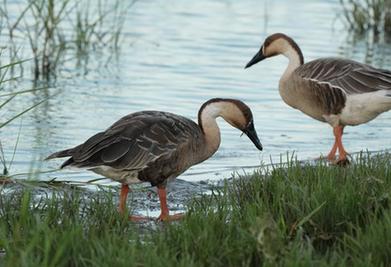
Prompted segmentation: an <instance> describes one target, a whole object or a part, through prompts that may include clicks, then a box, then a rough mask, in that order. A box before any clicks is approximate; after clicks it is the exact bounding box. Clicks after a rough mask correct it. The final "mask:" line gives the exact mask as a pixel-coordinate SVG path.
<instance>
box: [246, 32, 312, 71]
mask: <svg viewBox="0 0 391 267" xmlns="http://www.w3.org/2000/svg"><path fill="white" fill-rule="evenodd" d="M281 54H282V55H285V56H286V57H288V58H289V59H290V60H296V61H298V63H299V64H300V65H302V64H303V63H304V58H303V54H302V52H301V50H300V48H299V46H298V45H297V43H296V42H295V41H294V40H293V39H292V38H290V37H289V36H287V35H285V34H283V33H275V34H272V35H270V36H268V37H267V38H266V39H265V41H264V42H263V44H262V46H261V48H260V49H259V51H258V52H257V53H256V54H255V56H254V57H253V58H252V59H251V60H250V61H249V62H248V63H247V65H246V67H245V69H247V68H249V67H251V66H252V65H254V64H256V63H258V62H260V61H262V60H264V59H265V58H269V57H274V56H277V55H281Z"/></svg>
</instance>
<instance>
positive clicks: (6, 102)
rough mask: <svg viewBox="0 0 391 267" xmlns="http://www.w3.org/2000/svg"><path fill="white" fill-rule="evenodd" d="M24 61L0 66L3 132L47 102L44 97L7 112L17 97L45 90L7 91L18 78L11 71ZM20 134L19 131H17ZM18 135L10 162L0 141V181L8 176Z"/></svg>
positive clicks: (0, 107)
mask: <svg viewBox="0 0 391 267" xmlns="http://www.w3.org/2000/svg"><path fill="white" fill-rule="evenodd" d="M25 62H26V61H15V62H12V63H9V64H5V65H3V66H0V111H1V112H2V118H1V119H0V130H3V128H4V127H6V126H7V125H8V124H10V123H11V122H13V121H15V120H16V119H18V118H19V117H21V116H22V115H24V114H25V113H27V112H29V111H30V110H32V109H34V108H36V107H37V106H39V105H41V104H42V103H43V102H45V101H47V99H48V98H47V97H44V98H43V99H42V100H40V101H38V102H36V103H33V104H31V105H30V106H28V107H25V108H22V109H21V110H18V111H16V112H9V111H8V110H9V109H8V107H11V106H12V105H14V103H15V102H16V101H17V98H18V97H23V95H26V94H31V93H35V92H37V91H41V90H46V89H47V88H46V87H42V88H32V89H27V90H16V91H15V90H7V88H8V89H9V88H12V86H11V85H10V83H11V82H13V81H15V80H17V79H18V77H15V76H14V75H13V73H12V71H11V70H12V69H13V68H14V67H15V66H18V65H22V64H23V63H25ZM19 133H20V130H19ZM19 133H18V136H17V141H16V143H15V145H14V149H13V150H14V152H13V155H12V158H11V159H10V160H7V159H6V157H5V154H4V150H3V145H4V144H3V143H2V141H1V139H0V163H1V166H2V167H1V168H2V171H1V172H0V180H1V177H2V176H3V177H6V176H7V175H8V174H9V169H10V167H11V165H12V162H13V159H14V156H15V152H16V148H17V145H18V141H19Z"/></svg>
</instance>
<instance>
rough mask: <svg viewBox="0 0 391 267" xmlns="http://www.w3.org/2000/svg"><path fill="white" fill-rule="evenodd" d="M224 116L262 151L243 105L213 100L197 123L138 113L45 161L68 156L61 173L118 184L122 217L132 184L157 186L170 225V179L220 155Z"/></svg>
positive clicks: (163, 215)
mask: <svg viewBox="0 0 391 267" xmlns="http://www.w3.org/2000/svg"><path fill="white" fill-rule="evenodd" d="M220 116H221V117H223V118H224V119H225V120H226V121H227V122H229V123H230V124H231V125H232V126H234V127H236V128H238V129H240V130H241V131H243V132H244V133H246V134H247V135H248V137H249V138H250V139H251V140H252V141H253V143H254V144H255V146H256V147H257V148H258V149H260V150H261V149H262V145H261V143H260V141H259V139H258V137H257V134H256V131H255V129H254V124H253V117H252V113H251V110H250V109H249V107H248V106H247V105H245V104H244V103H243V102H241V101H239V100H235V99H221V98H214V99H211V100H209V101H207V102H205V103H204V104H203V105H202V106H201V108H200V110H199V113H198V122H199V124H197V123H195V122H193V121H192V120H190V119H188V118H185V117H183V116H180V115H176V114H172V113H168V112H162V111H140V112H136V113H132V114H129V115H127V116H125V117H123V118H121V119H120V120H118V121H117V122H115V123H114V124H113V125H112V126H110V127H109V128H108V129H107V130H105V131H103V132H100V133H97V134H96V135H94V136H92V137H90V138H89V139H88V140H87V141H86V142H84V143H83V144H80V145H78V146H76V147H73V148H71V149H67V150H63V151H59V152H56V153H53V154H52V155H50V156H49V157H47V159H52V158H60V157H69V159H68V160H66V161H65V162H64V163H63V164H62V165H61V168H64V167H66V166H74V167H78V168H87V169H89V170H91V171H93V172H95V173H98V174H100V175H103V176H105V177H108V178H111V179H113V180H115V181H118V182H120V183H121V184H122V189H121V198H120V207H119V210H120V212H124V208H125V202H126V196H127V194H128V191H129V187H128V185H129V184H133V183H139V182H149V183H151V185H152V186H157V187H158V194H159V198H160V202H161V209H162V213H161V215H160V217H159V219H161V220H166V219H170V216H169V214H168V208H167V205H166V192H165V185H166V182H167V180H169V179H171V178H175V177H177V176H178V175H180V174H181V173H183V172H184V171H186V170H187V169H188V168H189V167H191V166H193V165H195V164H198V163H200V162H202V161H204V160H206V159H207V158H209V157H211V156H212V155H213V154H214V153H215V152H216V151H217V149H218V147H219V145H220V131H219V127H218V125H217V123H216V118H217V117H220ZM134 218H136V217H135V216H131V217H130V219H134Z"/></svg>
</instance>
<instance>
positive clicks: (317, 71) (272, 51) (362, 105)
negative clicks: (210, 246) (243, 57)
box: [245, 33, 391, 165]
mask: <svg viewBox="0 0 391 267" xmlns="http://www.w3.org/2000/svg"><path fill="white" fill-rule="evenodd" d="M280 54H282V55H284V56H286V57H287V58H288V60H289V63H288V67H287V68H286V70H285V72H284V73H283V75H282V76H281V78H280V82H279V93H280V95H281V98H282V100H283V101H284V102H285V103H286V104H288V105H289V106H291V107H293V108H295V109H298V110H300V111H302V112H303V113H304V114H306V115H308V116H310V117H312V118H314V119H316V120H318V121H321V122H326V123H328V124H330V125H331V127H333V133H334V138H335V141H334V145H333V147H332V149H331V151H330V152H329V153H328V155H327V159H328V160H329V161H331V162H333V163H336V164H342V165H345V164H347V163H349V160H348V159H347V155H348V153H347V152H346V150H345V148H344V146H343V144H342V135H343V130H344V127H345V126H347V125H349V126H355V125H359V124H363V123H366V122H368V121H370V120H372V119H374V118H376V117H377V116H378V115H379V114H381V113H383V112H385V111H388V110H390V109H391V72H390V71H388V70H383V69H377V68H374V67H372V66H370V65H366V64H362V63H359V62H356V61H353V60H349V59H344V58H335V57H329V58H320V59H316V60H313V61H310V62H308V63H305V64H304V57H303V53H302V52H301V50H300V48H299V46H298V45H297V43H296V42H295V41H294V40H293V39H292V38H290V37H289V36H287V35H285V34H283V33H275V34H272V35H270V36H268V37H267V38H266V39H265V41H264V43H263V44H262V46H261V48H260V50H259V51H258V52H257V53H256V54H255V56H254V57H253V58H252V59H251V60H250V61H249V62H248V63H247V65H246V66H245V68H249V67H251V66H252V65H254V64H256V63H258V62H260V61H262V60H264V59H266V58H269V57H273V56H277V55H280ZM337 150H338V151H339V158H338V159H337V157H336V153H337Z"/></svg>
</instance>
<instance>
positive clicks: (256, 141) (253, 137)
mask: <svg viewBox="0 0 391 267" xmlns="http://www.w3.org/2000/svg"><path fill="white" fill-rule="evenodd" d="M243 132H244V133H245V134H246V135H247V136H248V138H250V140H251V141H252V142H253V143H254V145H255V146H256V147H257V148H258V149H259V150H262V149H263V148H262V144H261V141H259V138H258V135H257V132H256V131H255V128H254V123H253V122H250V123H249V125H248V126H247V128H246V129H245V130H244V131H243Z"/></svg>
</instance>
